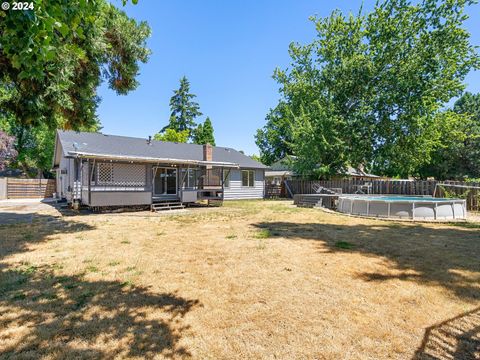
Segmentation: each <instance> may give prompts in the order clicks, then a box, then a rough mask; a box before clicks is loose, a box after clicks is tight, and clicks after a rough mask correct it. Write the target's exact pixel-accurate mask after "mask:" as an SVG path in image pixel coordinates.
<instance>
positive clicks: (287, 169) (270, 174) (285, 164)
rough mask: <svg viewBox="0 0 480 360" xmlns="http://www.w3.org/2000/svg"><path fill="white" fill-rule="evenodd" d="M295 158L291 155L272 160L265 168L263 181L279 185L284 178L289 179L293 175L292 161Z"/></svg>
mask: <svg viewBox="0 0 480 360" xmlns="http://www.w3.org/2000/svg"><path fill="white" fill-rule="evenodd" d="M294 159H295V157H293V156H288V155H287V156H286V157H284V158H283V159H280V160H278V161H276V162H274V163H273V164H272V165H270V167H269V168H268V169H267V170H265V182H266V183H267V184H268V185H281V184H282V182H283V181H284V180H291V179H292V178H293V177H295V176H296V175H295V172H294V171H293V167H292V161H293V160H294Z"/></svg>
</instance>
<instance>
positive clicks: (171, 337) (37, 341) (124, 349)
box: [0, 265, 199, 359]
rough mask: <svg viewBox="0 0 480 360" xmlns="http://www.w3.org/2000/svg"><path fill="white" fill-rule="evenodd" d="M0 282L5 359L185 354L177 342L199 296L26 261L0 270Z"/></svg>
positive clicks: (1, 351) (0, 348)
mask: <svg viewBox="0 0 480 360" xmlns="http://www.w3.org/2000/svg"><path fill="white" fill-rule="evenodd" d="M0 284H1V285H0V354H2V355H3V356H5V357H7V358H9V357H35V358H38V357H49V358H53V359H64V358H73V357H75V358H88V359H92V358H93V359H104V358H113V357H126V356H139V357H142V358H152V357H154V356H155V355H159V354H161V355H162V356H164V357H170V358H182V357H189V356H190V354H189V352H188V351H187V349H185V348H184V347H182V346H179V345H178V342H179V340H180V338H181V336H182V333H183V332H184V331H186V330H187V329H188V326H186V325H182V321H181V319H182V318H183V316H184V315H185V314H186V313H187V312H188V311H189V310H190V309H191V308H192V307H194V306H196V305H198V304H199V303H198V300H187V299H184V298H182V297H180V296H178V295H177V294H174V293H161V294H155V293H152V292H150V291H149V289H148V288H147V287H140V286H133V285H129V284H126V283H120V282H116V281H88V280H85V278H84V277H83V276H82V275H78V276H77V275H76V276H59V275H55V273H54V271H53V270H52V269H51V268H48V267H43V268H34V267H31V266H25V265H22V266H19V267H17V268H15V269H10V270H3V271H2V272H0ZM2 332H3V334H2ZM11 337H13V339H10V338H11ZM2 344H3V345H2Z"/></svg>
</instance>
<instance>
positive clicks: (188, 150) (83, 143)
mask: <svg viewBox="0 0 480 360" xmlns="http://www.w3.org/2000/svg"><path fill="white" fill-rule="evenodd" d="M57 134H58V139H59V141H60V143H61V145H62V150H63V155H64V156H69V152H75V151H78V152H85V153H89V154H98V155H110V156H117V157H119V156H128V157H148V158H159V159H165V158H171V159H179V160H195V161H202V160H203V146H202V145H196V144H184V143H174V142H165V141H155V140H152V141H151V143H150V145H149V144H148V143H147V140H146V139H142V138H133V137H127V136H117V135H106V134H102V133H93V132H76V131H61V130H59V131H58V132H57ZM212 157H213V158H212V161H215V162H229V163H234V164H238V165H239V166H240V167H243V168H256V169H264V168H266V166H265V165H263V164H261V163H259V162H257V161H255V160H253V159H252V158H250V157H249V156H246V155H244V154H242V153H241V152H239V151H237V150H235V149H232V148H226V147H220V146H214V147H213V151H212Z"/></svg>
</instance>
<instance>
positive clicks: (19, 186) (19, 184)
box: [7, 178, 56, 199]
mask: <svg viewBox="0 0 480 360" xmlns="http://www.w3.org/2000/svg"><path fill="white" fill-rule="evenodd" d="M55 190H56V182H55V180H54V179H17V178H7V199H21V198H49V197H52V196H53V193H54V192H55Z"/></svg>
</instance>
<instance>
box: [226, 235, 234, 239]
mask: <svg viewBox="0 0 480 360" xmlns="http://www.w3.org/2000/svg"><path fill="white" fill-rule="evenodd" d="M236 238H237V235H235V234H230V235H227V236H225V239H236Z"/></svg>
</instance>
